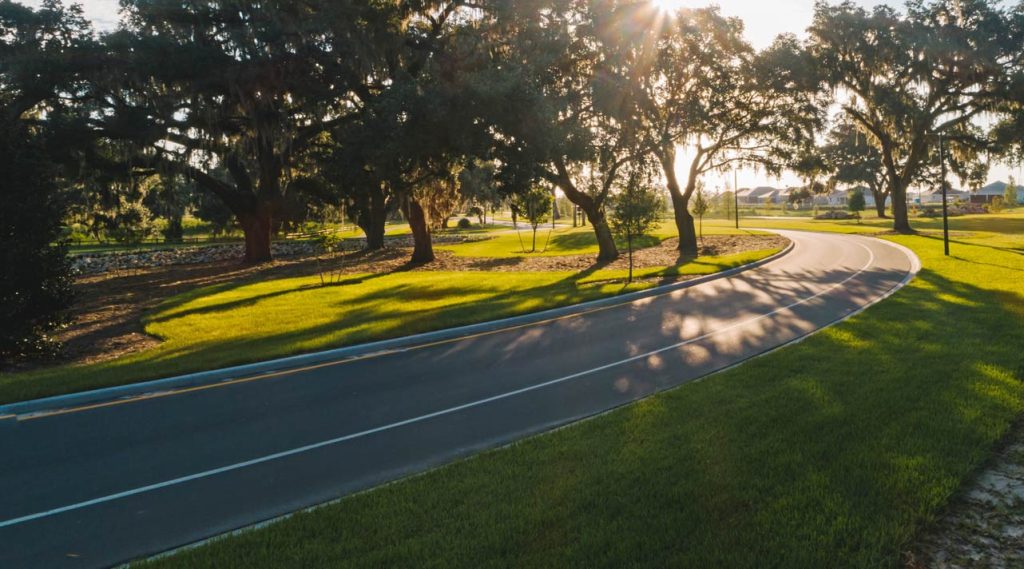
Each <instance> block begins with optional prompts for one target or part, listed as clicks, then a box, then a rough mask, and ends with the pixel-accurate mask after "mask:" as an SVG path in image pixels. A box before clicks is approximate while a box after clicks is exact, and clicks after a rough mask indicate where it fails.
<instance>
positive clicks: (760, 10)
mask: <svg viewBox="0 0 1024 569" xmlns="http://www.w3.org/2000/svg"><path fill="white" fill-rule="evenodd" d="M23 1H24V2H25V3H26V4H28V5H29V6H38V5H39V4H40V0H27V1H26V0H23ZM79 1H80V3H81V4H82V7H83V9H84V10H85V14H86V16H87V17H88V18H90V19H91V20H92V21H93V22H95V24H96V27H97V28H98V29H101V30H103V29H110V28H113V27H114V26H115V25H116V24H117V18H118V14H117V10H118V0H79ZM855 1H856V3H857V4H860V5H862V6H865V7H868V6H874V5H877V4H881V3H886V4H890V5H892V6H894V7H899V6H900V5H902V2H893V1H889V2H881V1H878V0H855ZM671 2H672V3H673V4H677V5H679V6H685V7H693V8H696V7H702V6H707V5H708V4H709V2H707V1H706V0H671ZM714 3H715V4H717V5H718V6H719V7H720V8H721V11H722V14H723V15H726V16H736V17H739V18H741V19H742V20H743V22H744V25H745V26H746V33H747V38H748V39H749V41H750V42H751V44H753V45H754V47H757V48H763V47H766V46H768V45H769V44H771V42H772V40H774V39H775V37H776V36H778V35H779V34H783V33H793V34H797V35H798V36H803V35H805V31H806V29H807V27H808V26H810V24H811V20H812V18H813V16H814V0H718V1H717V2H714ZM680 158H681V159H682V158H683V157H682V156H680ZM1011 174H1013V175H1016V176H1017V179H1018V180H1021V179H1024V175H1022V174H1024V171H1022V170H1021V169H1020V168H1013V170H1012V171H1011V169H1010V168H1007V167H1005V166H1001V165H1000V166H993V168H992V171H991V173H990V175H989V179H990V180H1004V181H1005V180H1006V179H1007V177H1008V176H1009V175H1011ZM728 178H731V176H728ZM951 182H952V183H953V184H954V185H956V183H955V182H954V181H952V180H951ZM705 183H706V184H707V186H708V188H709V189H710V190H712V191H715V190H716V189H718V188H721V187H724V186H725V185H726V184H725V180H724V178H723V179H712V178H709V179H706V180H705ZM799 183H800V181H799V180H798V179H797V178H796V177H795V176H792V175H784V176H783V177H782V179H769V178H768V177H767V176H765V175H764V174H762V173H758V172H754V171H740V172H739V185H740V187H750V186H761V185H798V184H799ZM728 185H730V186H731V185H732V182H731V181H729V184H728Z"/></svg>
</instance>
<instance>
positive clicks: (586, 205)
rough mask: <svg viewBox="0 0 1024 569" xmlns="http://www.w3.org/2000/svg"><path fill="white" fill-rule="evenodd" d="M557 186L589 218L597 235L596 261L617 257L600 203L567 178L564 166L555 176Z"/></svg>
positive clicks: (607, 260) (616, 249)
mask: <svg viewBox="0 0 1024 569" xmlns="http://www.w3.org/2000/svg"><path fill="white" fill-rule="evenodd" d="M556 179H557V184H558V187H560V188H561V189H562V193H564V194H565V197H566V198H568V199H569V201H570V202H572V203H574V204H576V205H578V206H580V211H582V212H583V215H584V216H585V217H586V218H590V226H591V227H593V228H594V235H595V236H596V237H597V249H598V252H597V262H598V263H610V262H612V261H614V260H615V259H618V258H619V249H618V248H617V247H616V246H615V238H614V237H612V230H611V228H609V227H608V220H607V219H606V218H605V216H604V212H603V211H602V210H601V204H600V203H598V202H597V200H595V199H594V198H592V197H590V196H589V195H587V194H586V193H584V192H581V191H579V190H578V189H576V186H575V184H573V183H572V180H571V179H570V178H569V175H568V173H567V172H566V170H565V168H564V167H561V168H560V171H559V175H558V176H557V178H556Z"/></svg>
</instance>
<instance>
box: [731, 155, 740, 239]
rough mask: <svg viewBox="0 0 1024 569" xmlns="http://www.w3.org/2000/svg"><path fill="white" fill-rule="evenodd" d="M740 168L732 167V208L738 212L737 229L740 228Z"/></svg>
mask: <svg viewBox="0 0 1024 569" xmlns="http://www.w3.org/2000/svg"><path fill="white" fill-rule="evenodd" d="M738 180H739V174H738V170H737V169H736V168H735V167H733V169H732V202H733V206H732V209H733V210H734V211H735V212H736V229H739V228H740V186H739V183H738Z"/></svg>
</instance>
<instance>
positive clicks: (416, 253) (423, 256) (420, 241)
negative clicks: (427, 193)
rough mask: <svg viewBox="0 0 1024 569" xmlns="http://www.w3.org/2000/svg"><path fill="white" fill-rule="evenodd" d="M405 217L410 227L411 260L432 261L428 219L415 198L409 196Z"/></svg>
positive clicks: (432, 253) (419, 261)
mask: <svg viewBox="0 0 1024 569" xmlns="http://www.w3.org/2000/svg"><path fill="white" fill-rule="evenodd" d="M405 209H406V211H405V218H406V219H407V220H408V221H409V227H410V228H411V229H412V239H413V251H412V259H411V261H412V262H413V263H415V264H423V263H430V262H433V261H434V244H433V243H432V241H431V238H430V221H429V220H428V219H427V216H426V213H425V212H424V211H423V206H421V205H420V204H419V202H417V201H416V200H415V199H413V198H409V200H408V203H407V204H406V208H405Z"/></svg>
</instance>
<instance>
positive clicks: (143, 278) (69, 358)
mask: <svg viewBox="0 0 1024 569" xmlns="http://www.w3.org/2000/svg"><path fill="white" fill-rule="evenodd" d="M677 243H678V241H677V240H676V239H669V240H666V241H664V242H663V243H662V244H661V245H659V246H656V247H651V248H648V249H642V250H639V251H635V252H634V259H633V260H634V266H635V267H636V268H648V267H665V266H674V265H676V264H680V263H684V262H686V261H689V260H691V259H689V258H681V257H680V255H679V252H678V251H677V250H676V245H677ZM787 243H788V240H786V239H785V238H783V237H779V236H775V235H736V236H729V235H721V236H719V235H716V236H708V237H705V238H704V240H703V242H702V245H701V247H700V254H701V255H702V256H706V255H730V254H735V253H741V252H745V251H756V250H763V249H772V248H781V247H784V246H785V245H786V244H787ZM435 253H436V256H437V260H436V261H435V262H433V263H430V264H427V265H422V266H410V265H409V262H408V259H409V255H410V250H409V249H404V248H392V249H385V250H382V251H373V252H354V253H348V254H346V255H344V256H339V257H338V258H336V259H334V260H332V261H330V262H329V263H328V264H329V266H330V267H331V268H332V269H333V270H336V271H339V272H342V273H390V272H398V271H407V270H408V271H502V272H512V271H582V270H586V269H592V268H594V258H593V255H574V256H566V257H540V256H537V257H529V256H524V257H513V258H507V259H497V258H474V257H457V256H455V255H454V254H453V253H451V252H449V251H441V250H435ZM325 262H326V261H325ZM317 265H318V262H317V259H316V258H315V257H304V258H292V259H280V260H276V261H274V262H272V263H267V264H264V265H259V266H246V265H241V264H239V263H238V262H237V261H217V262H213V263H206V264H201V265H176V266H167V267H159V268H152V269H137V270H130V271H120V272H115V273H107V274H102V275H94V276H87V277H81V278H79V279H78V280H77V282H76V285H75V289H76V291H77V294H78V297H77V301H76V303H75V306H74V309H73V313H72V314H71V318H72V324H70V325H69V326H68V327H67V328H65V329H64V330H63V331H61V332H60V333H59V334H58V339H59V340H60V341H61V342H62V343H63V344H64V350H63V353H62V355H61V357H60V359H59V360H57V361H50V362H47V364H46V365H55V364H69V363H73V364H84V363H95V362H100V361H106V360H111V359H114V358H118V357H121V356H124V355H127V354H130V353H133V352H137V351H141V350H144V349H147V348H150V347H152V346H155V345H156V344H158V343H159V340H158V339H156V338H153V337H152V336H149V335H147V334H146V333H145V331H144V330H143V327H142V323H141V317H142V315H143V314H144V313H145V312H147V311H149V310H152V309H154V308H155V307H156V306H157V305H159V304H160V303H161V302H163V301H164V300H165V299H167V298H170V297H172V296H174V295H177V294H180V293H182V292H185V291H188V290H191V289H194V288H198V287H202V286H209V285H217V284H223V283H244V282H250V281H255V280H268V279H279V278H287V277H297V276H313V275H316V274H317V271H318V269H317ZM627 267H628V260H627V259H626V256H625V255H624V254H623V255H622V257H621V258H620V259H618V260H617V261H615V262H613V263H610V264H607V265H605V266H603V267H601V268H606V269H626V268H627ZM684 278H685V277H681V279H684ZM35 367H39V365H38V364H37V365H36V366H35ZM26 369H29V368H26V367H19V368H17V369H15V370H6V371H24V370H26Z"/></svg>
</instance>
